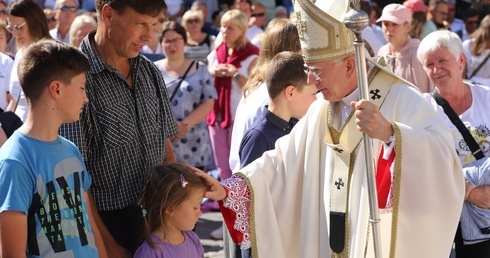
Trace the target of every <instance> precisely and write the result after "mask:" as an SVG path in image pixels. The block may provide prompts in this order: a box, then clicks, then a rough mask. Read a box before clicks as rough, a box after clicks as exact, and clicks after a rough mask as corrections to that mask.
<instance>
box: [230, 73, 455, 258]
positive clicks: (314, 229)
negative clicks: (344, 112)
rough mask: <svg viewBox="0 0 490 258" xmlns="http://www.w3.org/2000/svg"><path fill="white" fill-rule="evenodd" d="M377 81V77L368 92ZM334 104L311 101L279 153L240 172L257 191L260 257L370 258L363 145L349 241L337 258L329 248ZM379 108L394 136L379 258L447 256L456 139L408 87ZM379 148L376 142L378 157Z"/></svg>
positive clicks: (254, 221) (254, 240)
mask: <svg viewBox="0 0 490 258" xmlns="http://www.w3.org/2000/svg"><path fill="white" fill-rule="evenodd" d="M383 73H387V72H386V71H385V70H382V71H381V72H380V73H379V74H377V75H376V77H378V76H382V75H383ZM379 82H380V80H376V78H375V79H374V80H373V83H371V85H370V90H375V89H376V87H377V85H376V84H377V83H379ZM381 82H384V80H382V81H381ZM385 83H386V82H385ZM374 92H376V91H374ZM373 95H374V94H373ZM328 106H329V103H328V102H327V101H325V100H317V101H315V102H314V103H313V104H312V106H311V107H310V109H309V110H308V113H307V114H306V115H305V117H303V118H302V119H301V120H300V121H299V122H298V124H297V125H296V126H295V127H294V129H293V130H292V131H291V133H290V134H289V135H286V136H284V137H282V138H280V139H279V140H278V141H277V142H276V148H275V150H271V151H268V152H266V153H264V155H263V156H262V157H261V158H259V159H257V160H256V161H254V162H253V163H251V164H250V165H248V166H246V167H245V168H243V169H242V170H240V171H239V174H240V175H241V176H242V177H243V178H244V179H245V180H246V181H247V185H248V187H249V188H250V190H251V192H252V199H251V200H252V201H251V206H250V231H251V232H250V234H251V247H252V252H253V253H252V255H253V257H254V258H270V257H274V258H281V257H287V258H316V257H318V258H319V257H333V256H336V257H356V258H357V257H359V258H361V257H374V252H373V250H372V243H371V242H370V241H372V232H371V231H370V230H369V225H368V219H369V203H368V196H367V185H366V175H365V162H364V150H363V146H362V141H361V143H360V144H361V145H360V146H359V147H358V148H357V149H356V151H355V152H356V153H355V160H353V161H352V162H351V163H350V164H351V170H352V175H351V179H350V182H349V190H348V204H347V205H348V206H347V214H346V216H347V222H348V223H347V229H346V230H347V231H348V232H347V233H346V235H347V236H348V239H346V243H345V248H344V251H343V252H342V253H341V254H340V255H332V251H331V248H330V246H329V242H330V218H329V216H330V207H331V206H330V202H331V199H330V192H331V187H332V185H334V184H332V182H334V181H335V180H337V178H333V171H334V167H335V164H334V159H335V151H334V150H333V148H332V147H329V146H327V144H326V142H325V141H324V139H326V138H328V137H329V135H328V134H329V133H330V132H329V130H328V128H327V117H328ZM380 110H381V113H382V114H383V115H384V117H385V118H386V119H388V120H389V121H392V122H393V123H394V124H395V134H396V143H395V144H396V145H395V148H396V149H395V152H396V158H395V171H394V183H393V184H394V185H393V191H394V194H393V200H392V201H393V207H392V209H389V210H384V211H382V212H381V213H382V215H381V225H380V226H381V233H382V248H383V255H384V256H383V257H393V258H413V257H418V258H421V257H422V258H423V257H427V258H436V257H441V258H446V257H449V253H450V251H451V246H452V242H453V238H454V234H455V232H456V227H457V224H458V221H459V216H460V214H461V207H462V203H463V196H464V178H463V173H462V170H461V165H460V164H459V160H458V157H457V155H456V152H455V148H454V143H453V140H452V135H451V132H450V130H449V129H448V128H447V126H446V125H445V124H444V122H442V121H441V120H440V118H439V116H438V115H437V114H436V113H435V112H434V110H433V108H432V106H431V105H430V104H429V103H428V102H426V101H425V100H424V99H423V98H422V97H421V94H420V93H419V92H418V91H417V90H416V89H415V88H414V87H412V86H409V85H408V84H407V83H406V82H405V81H402V80H396V81H394V82H392V85H391V89H390V91H389V94H388V95H387V96H386V98H385V100H384V103H383V105H382V106H381V109H380ZM348 121H349V120H347V121H346V122H345V123H348ZM340 130H341V133H342V128H341V129H340ZM381 145H382V143H381V142H380V141H378V140H374V146H373V150H374V154H375V157H377V154H378V152H379V150H380V148H381ZM332 198H335V197H332Z"/></svg>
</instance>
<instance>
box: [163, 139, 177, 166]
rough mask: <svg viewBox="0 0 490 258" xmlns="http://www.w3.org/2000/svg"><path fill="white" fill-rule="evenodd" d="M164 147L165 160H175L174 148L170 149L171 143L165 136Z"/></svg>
mask: <svg viewBox="0 0 490 258" xmlns="http://www.w3.org/2000/svg"><path fill="white" fill-rule="evenodd" d="M165 148H166V151H165V161H166V162H168V161H176V158H175V153H174V150H173V149H172V143H171V142H170V138H167V140H165Z"/></svg>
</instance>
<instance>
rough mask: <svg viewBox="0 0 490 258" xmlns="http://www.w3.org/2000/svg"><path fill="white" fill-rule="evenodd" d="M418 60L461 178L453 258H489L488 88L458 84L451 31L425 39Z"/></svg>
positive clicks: (459, 64)
mask: <svg viewBox="0 0 490 258" xmlns="http://www.w3.org/2000/svg"><path fill="white" fill-rule="evenodd" d="M417 57H418V59H419V60H420V62H421V63H422V65H423V66H424V69H425V71H426V73H427V75H428V76H429V78H430V80H431V82H432V83H433V84H434V86H435V87H436V91H434V92H433V93H432V97H433V98H432V97H431V95H429V94H424V95H425V97H426V98H427V99H428V100H429V101H430V102H431V103H432V105H433V106H434V109H435V110H436V111H437V112H438V113H439V115H440V117H441V118H442V119H443V120H445V122H446V124H447V125H448V126H449V127H450V128H451V130H452V131H453V135H454V136H455V140H454V141H455V146H456V151H457V153H458V155H459V159H460V161H461V164H462V165H463V171H464V172H465V177H466V195H465V197H466V198H465V202H464V206H463V211H462V214H461V219H460V226H459V227H458V232H457V233H456V238H455V244H456V257H457V258H459V257H475V258H479V257H481V258H483V257H490V234H488V233H489V232H488V231H489V229H490V210H489V208H490V204H489V203H488V201H485V200H487V199H489V197H490V187H489V185H490V162H488V160H489V159H488V157H490V149H489V147H490V146H489V144H490V143H489V141H488V140H489V139H490V130H489V128H490V116H488V110H489V109H490V104H489V103H490V88H488V87H486V86H481V85H477V84H470V83H466V82H464V81H463V70H464V68H465V64H466V56H465V54H464V53H463V44H462V43H461V40H460V38H459V37H458V35H456V34H455V33H454V32H450V31H447V30H440V31H436V32H433V33H431V34H429V35H428V36H427V37H425V38H424V40H422V42H421V43H420V46H419V49H418V52H417ZM444 102H445V103H444ZM451 111H452V113H453V114H451ZM458 120H459V121H458ZM458 123H461V127H458V126H457V124H458ZM465 135H467V136H465Z"/></svg>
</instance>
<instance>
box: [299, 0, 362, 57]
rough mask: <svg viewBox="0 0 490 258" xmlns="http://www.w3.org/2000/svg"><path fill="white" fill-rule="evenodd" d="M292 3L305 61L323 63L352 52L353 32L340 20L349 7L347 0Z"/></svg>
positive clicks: (305, 0)
mask: <svg viewBox="0 0 490 258" xmlns="http://www.w3.org/2000/svg"><path fill="white" fill-rule="evenodd" d="M293 2H294V14H295V16H294V18H295V20H296V27H297V28H298V33H299V38H300V42H301V49H302V51H303V58H304V60H305V62H307V63H318V62H325V61H329V60H337V59H342V58H344V57H346V56H349V55H352V54H354V45H353V43H354V33H352V31H350V30H349V29H347V28H346V27H345V25H344V23H343V22H342V21H343V20H344V17H345V14H346V13H347V11H348V10H349V1H348V0H318V1H310V0H293Z"/></svg>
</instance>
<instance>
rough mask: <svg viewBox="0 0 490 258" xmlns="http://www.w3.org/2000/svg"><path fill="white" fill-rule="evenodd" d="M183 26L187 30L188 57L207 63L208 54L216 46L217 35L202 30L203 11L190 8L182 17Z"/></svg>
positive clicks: (186, 55)
mask: <svg viewBox="0 0 490 258" xmlns="http://www.w3.org/2000/svg"><path fill="white" fill-rule="evenodd" d="M182 26H184V28H185V30H186V31H187V44H186V46H185V48H184V54H185V57H186V58H189V59H194V60H198V61H201V62H204V63H207V62H208V60H207V56H208V55H209V53H211V51H212V50H213V48H214V40H215V39H216V37H215V36H214V35H211V34H207V33H205V32H202V28H203V26H204V17H203V13H202V11H200V10H189V11H187V12H185V13H184V16H183V17H182Z"/></svg>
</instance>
